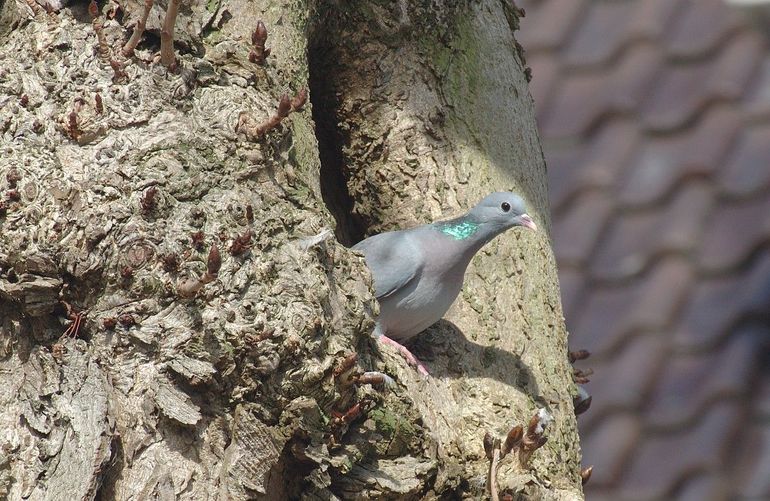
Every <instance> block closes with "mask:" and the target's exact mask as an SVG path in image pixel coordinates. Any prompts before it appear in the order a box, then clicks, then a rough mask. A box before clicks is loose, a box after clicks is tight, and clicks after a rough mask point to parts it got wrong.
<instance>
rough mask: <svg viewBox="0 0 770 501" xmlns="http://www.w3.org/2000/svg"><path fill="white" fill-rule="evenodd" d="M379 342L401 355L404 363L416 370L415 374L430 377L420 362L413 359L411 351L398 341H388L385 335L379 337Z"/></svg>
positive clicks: (415, 358)
mask: <svg viewBox="0 0 770 501" xmlns="http://www.w3.org/2000/svg"><path fill="white" fill-rule="evenodd" d="M379 340H380V341H381V342H382V343H384V344H387V345H390V346H392V347H394V348H395V349H396V350H397V351H398V352H399V353H400V354H401V356H402V357H404V359H406V361H407V362H408V363H409V364H410V365H413V366H414V367H415V368H416V369H417V372H419V373H420V374H422V375H423V376H429V375H430V373H429V372H428V369H427V368H426V367H425V366H424V365H423V364H422V362H420V361H419V360H418V359H417V357H415V356H414V355H413V354H412V352H411V351H409V348H407V347H406V346H404V345H402V344H401V343H399V342H398V341H394V340H393V339H390V338H389V337H388V336H385V335H382V336H380V337H379Z"/></svg>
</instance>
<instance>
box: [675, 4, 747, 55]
mask: <svg viewBox="0 0 770 501" xmlns="http://www.w3.org/2000/svg"><path fill="white" fill-rule="evenodd" d="M724 3H725V2H724V0H687V2H686V5H685V6H684V9H682V11H681V14H680V15H679V16H677V17H676V18H675V22H674V23H673V24H672V25H671V26H670V29H669V31H668V36H667V37H666V39H667V42H668V43H667V45H668V51H669V54H671V55H674V56H677V57H695V56H697V55H708V54H709V53H710V51H713V50H715V49H717V48H718V45H717V44H720V43H724V40H725V38H726V37H727V36H728V35H729V34H730V33H732V32H734V31H735V30H736V29H737V28H739V27H740V26H742V25H744V24H745V23H744V22H743V19H741V17H740V14H739V13H737V12H734V11H732V10H731V9H725V5H724Z"/></svg>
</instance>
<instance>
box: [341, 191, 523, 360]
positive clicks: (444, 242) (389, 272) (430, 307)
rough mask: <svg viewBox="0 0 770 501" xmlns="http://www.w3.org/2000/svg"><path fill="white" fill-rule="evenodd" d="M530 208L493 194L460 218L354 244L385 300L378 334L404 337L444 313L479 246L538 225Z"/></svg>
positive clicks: (381, 299) (516, 198)
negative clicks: (513, 230) (516, 228)
mask: <svg viewBox="0 0 770 501" xmlns="http://www.w3.org/2000/svg"><path fill="white" fill-rule="evenodd" d="M525 209H526V208H525V204H524V201H523V200H522V199H521V197H519V196H518V195H516V194H514V193H508V192H498V193H492V194H490V195H488V196H487V197H485V198H484V199H483V200H482V201H481V202H479V203H478V205H476V206H475V207H474V208H473V209H471V210H470V211H468V213H467V214H465V215H463V216H461V217H459V218H457V219H453V220H450V221H441V222H436V223H432V224H426V225H423V226H418V227H416V228H412V229H408V230H401V231H392V232H387V233H381V234H379V235H374V236H372V237H370V238H367V239H366V240H363V241H362V242H359V243H358V244H356V245H355V246H353V249H354V250H357V251H361V252H363V254H364V256H365V258H366V264H367V266H368V267H369V269H370V270H371V272H372V276H373V278H374V286H375V295H376V297H377V299H378V301H379V303H380V316H379V318H378V319H377V328H376V331H375V334H376V335H384V336H387V337H388V338H391V339H393V340H396V341H399V342H403V341H406V340H408V339H409V338H411V337H413V336H414V335H416V334H418V333H419V332H420V331H422V330H424V329H426V328H427V327H429V326H430V325H431V324H433V323H434V322H436V321H438V320H439V319H440V318H441V317H443V316H444V314H445V313H446V312H447V310H448V309H449V307H450V306H451V305H452V303H453V302H454V300H455V299H456V298H457V295H458V294H459V293H460V289H461V288H462V285H463V277H464V276H465V270H466V268H467V267H468V264H469V263H470V261H471V259H472V258H473V256H474V255H475V254H476V252H478V250H479V249H481V248H482V247H483V246H484V245H485V244H486V243H487V242H489V241H491V240H492V239H493V238H495V237H496V236H497V235H499V234H500V233H502V232H504V231H505V230H507V229H509V228H512V227H514V226H526V227H529V228H532V229H536V226H535V223H534V222H532V219H531V218H530V217H529V216H528V215H527V214H526V210H525ZM407 353H408V352H407Z"/></svg>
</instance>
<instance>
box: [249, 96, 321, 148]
mask: <svg viewBox="0 0 770 501" xmlns="http://www.w3.org/2000/svg"><path fill="white" fill-rule="evenodd" d="M306 102H307V89H304V88H303V89H300V91H299V92H297V94H296V95H295V96H294V97H293V98H291V99H289V96H288V95H286V94H284V95H282V96H281V99H280V101H278V108H277V109H276V110H275V114H273V116H271V117H270V118H268V119H267V120H265V121H264V122H262V123H259V124H258V123H257V122H256V120H254V118H253V117H252V116H251V115H250V114H248V113H247V112H245V111H244V112H242V113H241V114H240V115H239V116H238V124H237V125H236V127H235V130H236V132H243V133H244V134H246V136H247V137H248V138H249V139H250V140H255V139H258V138H260V137H262V136H264V135H265V134H267V133H268V132H269V131H271V130H273V129H275V128H276V127H278V125H279V124H280V123H281V121H282V120H283V119H284V118H286V117H288V116H289V114H290V113H292V112H294V111H300V110H302V107H303V106H304V105H305V103H306Z"/></svg>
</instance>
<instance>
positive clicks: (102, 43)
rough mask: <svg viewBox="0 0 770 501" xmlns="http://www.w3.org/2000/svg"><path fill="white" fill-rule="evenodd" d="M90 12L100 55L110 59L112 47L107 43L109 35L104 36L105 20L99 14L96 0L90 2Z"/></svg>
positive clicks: (105, 59)
mask: <svg viewBox="0 0 770 501" xmlns="http://www.w3.org/2000/svg"><path fill="white" fill-rule="evenodd" d="M88 13H89V14H90V15H91V25H92V26H93V27H94V32H96V39H97V40H98V47H99V57H100V58H102V60H104V61H109V59H110V47H109V45H107V37H105V36H104V22H103V21H102V16H100V15H99V7H98V6H97V5H96V1H95V0H91V3H89V4H88Z"/></svg>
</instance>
